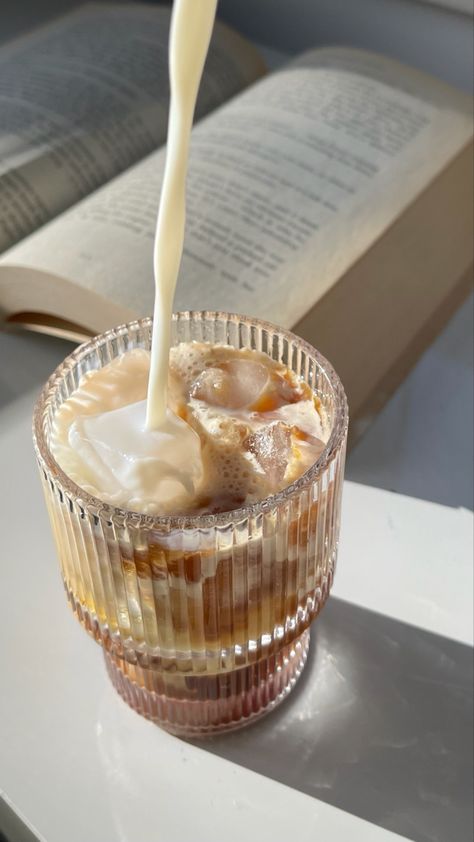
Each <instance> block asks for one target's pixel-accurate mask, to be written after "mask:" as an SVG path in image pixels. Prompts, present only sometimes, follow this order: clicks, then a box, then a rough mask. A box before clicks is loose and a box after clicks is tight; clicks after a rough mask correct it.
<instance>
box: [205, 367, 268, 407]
mask: <svg viewBox="0 0 474 842" xmlns="http://www.w3.org/2000/svg"><path fill="white" fill-rule="evenodd" d="M267 383H268V370H267V368H266V367H265V366H264V365H262V363H259V362H255V361H254V360H247V359H233V360H227V361H225V362H223V363H220V364H219V365H216V366H213V367H211V368H207V369H205V370H204V371H202V372H201V374H200V375H199V377H197V378H196V380H195V381H194V383H193V385H192V387H191V396H192V397H193V398H197V399H198V400H201V401H205V402H206V403H208V404H210V405H211V406H221V407H225V408H226V409H242V408H244V407H248V406H250V405H251V404H253V403H255V401H256V400H257V399H258V398H259V397H260V395H261V393H262V392H263V391H264V389H265V388H266V386H267Z"/></svg>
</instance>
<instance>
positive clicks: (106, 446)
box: [51, 342, 329, 514]
mask: <svg viewBox="0 0 474 842" xmlns="http://www.w3.org/2000/svg"><path fill="white" fill-rule="evenodd" d="M149 367H150V355H149V353H148V352H147V351H144V350H142V349H135V350H133V351H128V352H127V353H125V354H123V355H122V356H120V357H117V358H116V359H114V360H113V361H112V362H111V363H109V364H108V365H106V366H104V367H103V368H101V369H98V370H97V371H92V372H89V373H88V374H87V375H85V377H84V378H83V380H82V382H81V384H80V385H79V388H78V389H77V390H76V391H75V392H74V393H73V395H72V396H71V397H70V398H69V399H68V400H67V401H65V403H64V404H63V405H62V406H61V407H60V408H59V410H58V412H57V413H56V416H55V421H54V430H53V436H52V442H51V449H52V452H53V455H54V456H55V458H56V460H57V462H58V463H59V464H60V465H61V467H62V468H63V470H64V471H65V472H66V473H67V474H68V475H69V476H70V477H71V479H73V480H74V481H75V482H76V483H77V484H78V485H80V486H81V487H82V488H84V489H85V490H86V491H87V492H89V493H90V494H93V495H94V496H96V497H99V498H100V499H102V500H104V501H105V502H107V503H110V504H111V505H114V506H118V507H122V508H127V509H132V510H134V511H139V512H143V513H145V514H170V513H172V514H201V513H204V512H206V513H215V512H220V511H229V510H232V509H235V508H238V507H240V506H243V505H247V504H249V503H252V502H255V501H257V500H261V499H263V498H265V497H267V496H268V495H269V494H274V493H275V492H277V491H280V490H282V489H283V488H285V487H286V486H287V485H289V484H290V483H291V482H293V481H294V480H295V479H297V478H298V477H299V476H300V475H301V474H302V473H303V472H304V471H305V470H307V468H308V467H310V466H311V465H312V464H313V463H314V462H315V460H316V459H317V458H318V457H319V456H320V454H321V453H322V451H323V449H324V446H325V443H326V442H327V439H328V436H329V430H328V425H327V424H326V422H325V416H324V413H323V410H322V408H321V406H320V404H319V402H318V400H317V399H316V398H314V396H313V394H312V392H311V389H310V388H309V387H308V386H307V385H306V384H305V383H304V382H302V381H300V380H299V379H298V378H297V377H296V375H294V374H293V373H292V372H291V371H289V370H288V369H287V368H285V366H283V365H281V364H279V363H277V362H275V361H273V360H271V359H270V358H269V357H268V356H267V355H265V354H262V353H259V352H257V351H251V350H248V349H241V350H237V349H236V348H232V347H230V346H227V345H212V344H207V343H197V342H187V343H181V344H180V345H178V346H176V347H175V348H172V349H171V354H170V365H169V371H168V403H169V408H168V413H167V425H166V426H164V427H162V428H160V429H158V430H150V429H148V428H147V426H146V392H147V383H148V375H149Z"/></svg>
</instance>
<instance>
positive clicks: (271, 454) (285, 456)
mask: <svg viewBox="0 0 474 842" xmlns="http://www.w3.org/2000/svg"><path fill="white" fill-rule="evenodd" d="M244 446H245V448H246V449H247V450H248V451H249V452H250V453H251V454H252V455H253V456H254V457H255V459H256V460H257V462H258V464H259V466H260V468H261V469H262V471H263V472H264V474H265V476H266V478H267V480H268V483H269V485H270V487H271V488H272V489H273V490H277V489H278V487H279V485H280V484H281V482H282V480H283V478H284V476H285V473H286V469H287V467H288V462H289V460H290V455H291V433H290V430H289V428H288V427H287V426H286V424H282V423H281V421H276V422H274V423H273V424H268V425H266V426H265V427H260V429H259V430H257V432H255V433H252V435H250V436H248V438H247V439H246V440H245V442H244Z"/></svg>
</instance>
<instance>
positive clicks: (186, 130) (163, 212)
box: [146, 0, 217, 435]
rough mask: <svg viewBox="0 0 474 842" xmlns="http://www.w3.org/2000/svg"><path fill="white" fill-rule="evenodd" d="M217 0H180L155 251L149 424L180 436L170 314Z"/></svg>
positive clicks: (172, 52)
mask: <svg viewBox="0 0 474 842" xmlns="http://www.w3.org/2000/svg"><path fill="white" fill-rule="evenodd" d="M216 6H217V0H175V2H174V8H173V15H172V20H171V31H170V45H169V71H170V85H171V102H170V112H169V121H168V140H167V147H166V164H165V172H164V178H163V186H162V192H161V199H160V207H159V211H158V220H157V225H156V234H155V245H154V254H153V270H154V276H155V307H154V314H153V336H152V346H151V362H150V379H149V382H148V394H147V408H146V427H147V429H148V430H167V431H169V432H171V429H170V427H172V433H173V434H176V435H179V433H180V431H181V430H182V429H183V428H182V427H181V426H179V428H178V427H177V426H176V424H175V423H174V418H173V416H172V415H171V413H170V412H169V410H168V411H167V408H166V407H167V381H168V359H169V350H170V341H171V315H172V311H173V298H174V292H175V289H176V281H177V278H178V272H179V266H180V263H181V256H182V252H183V240H184V225H185V215H186V170H187V164H188V152H189V140H190V135H191V127H192V122H193V115H194V108H195V105H196V98H197V93H198V88H199V82H200V79H201V75H202V71H203V67H204V62H205V59H206V55H207V50H208V47H209V41H210V38H211V33H212V27H213V24H214V18H215V14H216Z"/></svg>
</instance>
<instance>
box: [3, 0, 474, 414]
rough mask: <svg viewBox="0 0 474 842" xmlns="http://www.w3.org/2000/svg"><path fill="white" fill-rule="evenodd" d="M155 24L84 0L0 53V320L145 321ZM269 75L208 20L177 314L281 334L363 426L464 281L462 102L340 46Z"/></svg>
mask: <svg viewBox="0 0 474 842" xmlns="http://www.w3.org/2000/svg"><path fill="white" fill-rule="evenodd" d="M168 25H169V10H167V9H163V8H160V7H148V6H145V5H135V4H134V5H130V6H128V5H125V6H122V5H120V6H102V5H100V4H97V5H96V4H92V5H87V6H86V7H84V8H83V9H81V10H80V11H79V12H76V13H73V14H71V15H68V16H66V17H65V18H63V19H61V20H60V21H58V22H57V23H56V24H54V25H50V26H48V27H45V28H43V29H41V30H39V31H37V32H36V33H35V34H33V35H30V36H27V37H25V38H22V39H19V40H18V41H16V42H14V43H13V44H11V45H9V46H7V47H5V48H3V49H2V50H1V51H0V86H1V87H0V97H1V98H0V103H1V105H0V108H1V113H2V127H4V126H6V128H7V131H6V133H5V132H4V134H3V136H2V137H1V138H0V161H1V163H0V167H1V169H0V247H1V248H2V249H4V250H5V251H4V254H3V255H2V257H1V258H0V311H1V313H2V317H3V319H5V320H10V321H17V322H21V323H24V324H27V325H28V326H30V327H32V328H36V329H41V330H46V331H48V332H51V333H52V332H61V331H62V332H63V334H66V335H69V336H72V337H74V338H82V337H84V336H87V335H89V334H92V333H97V332H99V331H102V330H104V329H106V328H108V327H111V326H113V325H115V324H117V323H119V322H123V321H126V320H129V319H131V318H134V317H136V316H141V315H145V314H150V313H151V312H152V309H153V308H152V304H153V292H154V290H153V278H152V247H153V234H154V226H155V220H156V212H157V205H158V197H159V191H160V180H161V177H162V173H163V165H164V156H165V150H164V148H159V147H160V145H162V144H163V142H164V140H165V135H166V121H167V103H168V76H167V55H166V42H167V37H168ZM263 72H264V68H263V62H262V60H261V59H260V57H259V55H258V53H257V52H256V50H255V49H254V48H253V47H252V46H251V45H250V44H248V43H246V42H245V41H244V40H243V39H242V38H240V37H239V36H238V35H237V34H235V33H232V32H231V31H230V30H228V29H227V28H226V27H224V26H222V25H220V24H218V25H217V26H216V31H215V35H214V38H213V42H212V46H211V51H210V55H209V58H208V62H207V65H206V70H205V74H204V78H203V83H202V90H201V94H200V100H199V105H198V109H197V119H198V122H197V125H196V126H195V127H194V129H193V137H192V144H191V160H190V169H189V179H188V215H187V232H186V239H185V251H184V256H183V261H182V266H181V273H180V279H179V283H178V290H177V295H176V300H175V309H188V308H189V309H200V310H201V309H206V308H209V309H223V310H231V311H236V312H241V313H246V314H250V315H254V316H259V317H262V318H265V319H268V320H270V321H273V322H277V323H279V324H281V325H282V326H284V327H294V328H295V330H296V331H297V332H298V333H300V334H301V335H303V336H305V337H307V338H308V339H309V340H310V341H311V342H313V343H314V344H315V345H316V346H317V347H318V348H319V349H320V350H321V351H322V352H323V353H324V354H326V355H327V356H328V357H329V359H331V361H332V362H333V364H334V365H335V367H336V368H337V370H338V371H339V373H340V375H341V377H342V379H343V382H344V383H345V386H346V389H347V392H348V396H349V401H350V404H351V409H352V412H353V415H355V416H358V417H360V418H366V417H367V415H368V414H370V412H372V411H373V410H374V408H377V406H378V404H380V403H381V402H383V400H384V398H385V397H386V395H387V393H388V392H389V391H390V390H391V389H392V388H393V386H394V385H395V384H396V382H397V381H398V380H399V379H400V378H401V377H402V376H403V374H404V373H405V371H406V369H407V367H408V366H409V365H410V364H411V363H412V362H413V360H414V359H415V358H416V356H417V354H419V353H420V351H421V350H422V348H423V347H424V345H425V344H426V343H427V342H428V341H429V340H430V339H431V338H432V336H433V334H434V331H436V330H437V329H439V327H440V326H441V324H442V323H443V321H444V320H445V319H446V317H447V316H448V315H449V314H450V312H451V311H452V309H453V308H454V306H456V305H457V303H458V302H459V301H460V300H461V297H462V295H463V294H464V293H465V291H466V289H467V285H468V283H469V275H470V271H471V267H472V236H471V231H472V228H471V225H472V218H471V217H472V207H471V205H472V202H471V184H472V178H471V177H470V166H471V162H472V133H473V128H472V113H471V104H470V100H469V99H468V97H466V96H465V95H463V94H461V93H458V92H457V91H455V90H454V89H452V88H449V87H448V86H446V85H444V84H443V83H441V82H438V81H435V80H434V79H432V78H430V77H428V76H425V75H423V74H421V73H419V72H417V71H414V70H411V69H409V68H406V67H404V66H403V65H400V64H398V63H397V62H394V61H392V60H389V59H386V58H383V57H381V56H378V55H374V54H370V53H366V52H361V51H357V50H352V49H346V48H324V49H316V50H314V51H311V52H308V53H305V54H304V55H302V56H300V57H298V58H297V59H296V60H293V61H292V62H291V63H289V64H288V65H287V66H286V67H284V68H283V69H282V70H279V71H278V72H275V73H272V74H269V75H264V76H263V78H261V79H259V77H260V76H262V74H263ZM244 88H245V90H243V92H240V93H238V92H239V91H242V89H244ZM227 100H229V101H228V102H227ZM206 113H208V116H203V115H205V114H206ZM101 185H102V186H101Z"/></svg>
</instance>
